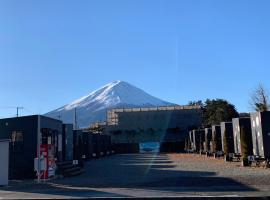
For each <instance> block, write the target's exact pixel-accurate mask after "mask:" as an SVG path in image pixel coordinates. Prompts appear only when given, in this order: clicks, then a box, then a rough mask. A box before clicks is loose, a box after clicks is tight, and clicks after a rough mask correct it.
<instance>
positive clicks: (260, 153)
mask: <svg viewBox="0 0 270 200" xmlns="http://www.w3.org/2000/svg"><path fill="white" fill-rule="evenodd" d="M250 117H251V130H252V144H253V154H254V156H255V159H254V160H255V162H256V163H258V162H259V163H262V162H265V163H266V165H267V166H269V159H270V111H267V112H256V113H251V114H250Z"/></svg>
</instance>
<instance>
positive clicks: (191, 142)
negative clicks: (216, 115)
mask: <svg viewBox="0 0 270 200" xmlns="http://www.w3.org/2000/svg"><path fill="white" fill-rule="evenodd" d="M188 140H189V143H190V149H188V151H190V152H192V151H194V149H193V143H194V141H193V131H189V132H188Z"/></svg>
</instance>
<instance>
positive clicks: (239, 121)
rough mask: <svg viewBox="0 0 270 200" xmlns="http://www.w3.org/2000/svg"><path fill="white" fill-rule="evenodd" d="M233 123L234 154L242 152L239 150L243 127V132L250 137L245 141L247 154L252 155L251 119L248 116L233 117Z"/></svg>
mask: <svg viewBox="0 0 270 200" xmlns="http://www.w3.org/2000/svg"><path fill="white" fill-rule="evenodd" d="M232 123H233V135H234V152H235V153H236V154H242V151H241V135H242V134H243V133H242V132H241V131H242V129H244V133H245V134H247V137H248V138H250V139H249V140H248V143H247V147H248V155H253V146H252V131H251V121H250V117H243V118H234V119H232Z"/></svg>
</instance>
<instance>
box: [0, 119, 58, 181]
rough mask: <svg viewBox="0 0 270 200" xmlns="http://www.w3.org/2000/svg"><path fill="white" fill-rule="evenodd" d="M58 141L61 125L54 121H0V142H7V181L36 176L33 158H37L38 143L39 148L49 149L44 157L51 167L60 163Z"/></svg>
mask: <svg viewBox="0 0 270 200" xmlns="http://www.w3.org/2000/svg"><path fill="white" fill-rule="evenodd" d="M61 138H62V122H61V121H59V120H56V119H52V118H49V117H45V116H41V115H32V116H25V117H15V118H5V119H0V139H10V140H11V142H10V154H9V177H10V179H28V178H35V177H36V173H35V171H34V159H35V158H36V157H37V152H38V149H39V148H38V143H40V146H43V147H46V148H48V149H49V150H48V152H47V154H48V155H45V154H44V155H45V156H48V157H49V158H48V159H51V160H50V163H51V164H54V163H53V162H54V161H55V160H58V161H61V160H62V141H61ZM38 139H39V141H38ZM40 149H41V148H40ZM40 154H42V152H41V153H40ZM54 166H55V165H54ZM54 166H53V167H54Z"/></svg>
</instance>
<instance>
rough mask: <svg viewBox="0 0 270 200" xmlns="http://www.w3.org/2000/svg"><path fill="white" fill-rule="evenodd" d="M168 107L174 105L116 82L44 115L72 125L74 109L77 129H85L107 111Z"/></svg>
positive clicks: (133, 87)
mask: <svg viewBox="0 0 270 200" xmlns="http://www.w3.org/2000/svg"><path fill="white" fill-rule="evenodd" d="M168 105H176V104H173V103H170V102H167V101H164V100H161V99H158V98H156V97H154V96H152V95H150V94H148V93H146V92H145V91H143V90H141V89H139V88H137V87H136V86H133V85H131V84H129V83H127V82H125V81H120V80H117V81H113V82H111V83H108V84H106V85H104V86H103V87H101V88H99V89H97V90H94V91H93V92H91V93H89V94H88V95H86V96H83V97H81V98H79V99H77V100H75V101H72V102H71V103H70V104H66V105H64V106H62V107H60V108H58V109H55V110H53V111H51V112H49V113H47V114H45V115H46V116H48V117H52V118H57V116H60V117H61V118H60V119H61V120H63V121H64V122H65V123H73V121H74V113H75V108H76V110H77V122H78V125H79V127H87V126H89V125H90V124H91V123H93V122H97V121H105V120H106V112H107V110H108V109H113V108H131V107H157V106H168ZM58 119H59V117H58Z"/></svg>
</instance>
